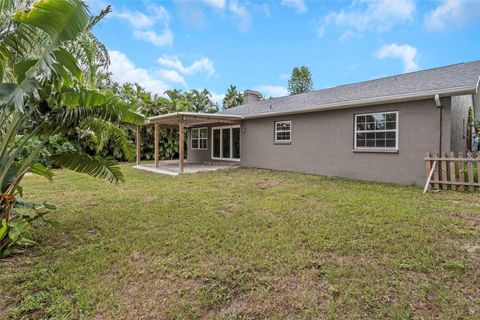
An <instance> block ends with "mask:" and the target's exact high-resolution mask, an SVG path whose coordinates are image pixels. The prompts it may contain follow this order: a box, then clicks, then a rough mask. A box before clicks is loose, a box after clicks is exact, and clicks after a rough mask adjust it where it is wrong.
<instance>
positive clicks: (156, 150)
mask: <svg viewBox="0 0 480 320" xmlns="http://www.w3.org/2000/svg"><path fill="white" fill-rule="evenodd" d="M154 134H155V139H154V143H155V145H154V148H153V149H154V151H153V152H154V153H155V155H154V156H155V168H158V123H155V133H154Z"/></svg>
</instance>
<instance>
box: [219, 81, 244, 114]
mask: <svg viewBox="0 0 480 320" xmlns="http://www.w3.org/2000/svg"><path fill="white" fill-rule="evenodd" d="M242 103H243V94H242V93H241V92H239V91H238V90H237V87H236V86H234V85H230V88H228V89H227V93H226V94H225V97H224V98H223V109H229V108H233V107H236V106H239V105H241V104H242Z"/></svg>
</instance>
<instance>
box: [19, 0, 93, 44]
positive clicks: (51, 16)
mask: <svg viewBox="0 0 480 320" xmlns="http://www.w3.org/2000/svg"><path fill="white" fill-rule="evenodd" d="M13 20H14V21H15V22H16V23H23V24H27V25H31V26H34V27H37V28H39V29H41V30H43V31H44V32H45V33H47V34H48V35H49V36H50V38H51V39H52V41H53V42H52V43H53V44H54V45H58V44H59V43H60V42H64V41H69V40H74V39H75V38H76V37H77V35H78V34H79V33H81V32H82V31H83V30H85V28H86V27H87V25H88V23H89V15H88V11H87V8H86V6H85V4H84V3H83V2H82V1H80V0H64V1H59V0H40V1H37V2H35V3H34V4H33V6H32V7H31V9H30V10H28V11H18V12H17V13H16V14H15V16H14V17H13Z"/></svg>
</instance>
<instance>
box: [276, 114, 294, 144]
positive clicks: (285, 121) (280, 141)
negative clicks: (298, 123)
mask: <svg viewBox="0 0 480 320" xmlns="http://www.w3.org/2000/svg"><path fill="white" fill-rule="evenodd" d="M277 123H288V124H289V125H290V130H277ZM273 126H274V141H275V142H278V143H289V142H292V121H291V120H282V121H274V122H273ZM280 132H288V133H290V139H289V140H278V139H277V133H280Z"/></svg>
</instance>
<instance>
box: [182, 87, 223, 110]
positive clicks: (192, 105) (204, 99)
mask: <svg viewBox="0 0 480 320" xmlns="http://www.w3.org/2000/svg"><path fill="white" fill-rule="evenodd" d="M185 98H186V99H187V102H188V105H189V108H188V109H189V111H193V112H206V113H214V112H217V111H218V109H217V107H216V106H215V105H214V104H213V101H212V94H211V93H210V92H209V91H208V90H207V89H203V90H202V91H198V90H195V89H193V90H192V91H190V92H187V93H186V94H185Z"/></svg>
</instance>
